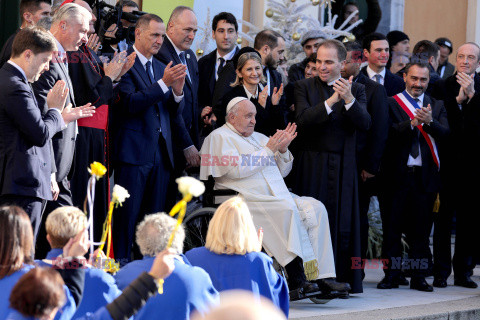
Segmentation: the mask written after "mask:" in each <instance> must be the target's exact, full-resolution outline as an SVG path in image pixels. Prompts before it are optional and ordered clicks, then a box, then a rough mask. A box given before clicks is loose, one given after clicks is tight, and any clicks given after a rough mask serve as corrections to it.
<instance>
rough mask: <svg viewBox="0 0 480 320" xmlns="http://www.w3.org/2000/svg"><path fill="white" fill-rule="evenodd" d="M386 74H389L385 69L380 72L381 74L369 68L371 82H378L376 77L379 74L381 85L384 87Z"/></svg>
mask: <svg viewBox="0 0 480 320" xmlns="http://www.w3.org/2000/svg"><path fill="white" fill-rule="evenodd" d="M386 73H387V71H386V69H385V68H383V70H382V71H380V72H379V73H377V72H375V71H373V70H372V69H371V68H370V66H367V74H368V77H369V78H370V79H371V80H373V81H375V82H377V79H375V76H376V75H377V74H379V75H380V84H381V85H382V86H383V85H385V74H386Z"/></svg>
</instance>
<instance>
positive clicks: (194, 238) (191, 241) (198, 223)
mask: <svg viewBox="0 0 480 320" xmlns="http://www.w3.org/2000/svg"><path fill="white" fill-rule="evenodd" d="M215 210H216V209H215V208H211V207H206V208H200V209H197V210H195V211H193V212H192V213H190V214H189V215H187V216H186V217H185V219H184V220H183V224H184V226H185V241H184V252H187V251H188V250H190V249H193V248H198V247H202V246H204V245H205V241H206V239H207V230H208V224H209V223H210V220H211V219H212V217H213V214H214V213H215Z"/></svg>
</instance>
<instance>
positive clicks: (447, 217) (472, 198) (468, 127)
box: [432, 42, 480, 288]
mask: <svg viewBox="0 0 480 320" xmlns="http://www.w3.org/2000/svg"><path fill="white" fill-rule="evenodd" d="M479 66H480V48H479V47H478V45H477V44H475V43H473V42H469V43H465V44H463V45H462V46H460V48H458V51H457V55H456V69H457V72H456V73H455V74H454V75H452V76H450V77H448V78H447V79H442V80H439V81H437V82H436V83H435V86H434V90H433V93H432V95H433V96H434V97H435V98H437V99H442V100H443V101H444V102H445V108H446V109H447V115H448V122H449V124H450V131H451V134H450V136H449V137H448V139H447V140H446V142H445V148H444V149H443V150H445V153H444V155H443V156H442V171H441V173H442V190H441V191H440V199H441V200H440V201H441V204H440V211H439V212H438V214H437V215H436V217H435V233H434V236H433V254H434V267H433V268H434V269H433V273H434V286H436V287H446V286H447V282H446V280H447V278H448V276H449V275H450V273H451V270H452V269H451V266H452V260H451V249H450V248H451V230H452V218H453V215H454V214H456V219H457V220H456V222H457V223H456V235H455V254H454V256H453V271H454V274H455V282H454V283H455V285H458V286H462V287H467V288H477V284H476V283H475V282H474V281H473V280H472V279H471V278H470V277H471V276H472V274H473V269H474V268H475V265H476V263H477V261H476V260H477V259H476V255H477V254H478V250H477V246H475V244H476V243H478V225H479V223H480V219H479V215H478V214H477V212H478V201H477V199H478V195H479V194H480V190H479V187H478V180H479V179H480V169H479V166H478V158H479V156H480V152H479V149H478V147H477V146H476V144H477V143H478V141H479V139H480V123H479V119H480V114H479V110H480V108H479V106H480V77H479V76H478V74H477V73H476V72H475V70H476V69H477V68H478V67H479Z"/></svg>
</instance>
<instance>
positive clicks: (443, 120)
mask: <svg viewBox="0 0 480 320" xmlns="http://www.w3.org/2000/svg"><path fill="white" fill-rule="evenodd" d="M404 80H405V84H406V91H404V92H402V93H400V94H397V95H395V96H394V97H390V98H389V99H388V104H389V109H390V110H389V111H390V121H391V126H390V132H389V136H388V140H387V146H386V148H385V152H384V156H383V159H382V169H381V172H380V181H381V186H382V189H381V190H382V191H381V192H380V197H381V201H380V212H381V215H382V226H383V246H382V250H383V253H382V254H383V258H385V259H388V263H387V266H386V267H387V268H386V269H385V270H384V271H385V277H384V278H383V279H382V281H381V282H379V283H378V285H377V288H379V289H391V288H398V285H399V284H402V283H401V282H400V281H399V280H400V278H399V277H400V273H401V268H402V244H401V239H402V232H403V231H404V230H403V229H404V228H405V234H406V236H407V242H408V247H409V253H408V260H405V259H404V260H403V267H404V268H408V269H410V270H411V271H412V278H411V282H410V288H411V289H416V290H420V291H426V292H431V291H433V287H432V286H431V285H429V284H428V283H427V282H426V281H425V276H426V273H427V269H428V256H429V250H430V249H429V236H430V230H431V226H432V210H433V204H434V202H435V197H436V193H437V192H438V190H439V188H440V173H439V170H440V158H439V156H440V151H441V150H440V149H439V148H440V144H441V143H442V140H443V139H444V138H445V137H446V136H447V135H448V133H449V128H448V120H447V112H446V110H445V107H444V105H443V102H442V101H439V100H435V99H431V98H430V97H429V96H427V95H425V91H426V90H427V86H428V81H429V68H428V65H427V64H425V63H421V62H413V63H410V64H408V65H407V67H406V70H405V75H404ZM402 280H403V279H402Z"/></svg>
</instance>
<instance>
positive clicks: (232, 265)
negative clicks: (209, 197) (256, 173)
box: [185, 197, 289, 317]
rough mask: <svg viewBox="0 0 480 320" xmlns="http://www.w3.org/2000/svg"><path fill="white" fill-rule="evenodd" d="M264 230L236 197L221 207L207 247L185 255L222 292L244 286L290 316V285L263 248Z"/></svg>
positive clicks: (208, 238)
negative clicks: (202, 270) (276, 269)
mask: <svg viewBox="0 0 480 320" xmlns="http://www.w3.org/2000/svg"><path fill="white" fill-rule="evenodd" d="M262 232H263V231H262V229H261V228H260V229H259V231H258V234H257V231H256V229H255V226H254V224H253V220H252V216H251V214H250V211H249V210H248V207H247V204H246V203H245V201H244V200H243V199H242V198H241V197H233V198H230V199H229V200H227V201H225V202H224V203H222V205H220V207H218V209H217V211H216V212H215V214H214V215H213V218H212V220H211V221H210V225H209V227H208V232H207V240H206V244H205V247H200V248H195V249H192V250H190V251H188V252H187V253H186V254H185V255H186V257H187V259H188V260H189V261H190V263H191V264H192V265H194V266H198V267H201V268H202V269H204V270H205V271H206V272H207V273H208V274H209V275H210V278H211V279H212V282H213V285H214V286H215V289H217V290H218V291H225V290H232V289H243V290H249V291H252V292H253V293H254V294H256V295H261V296H264V297H266V298H268V299H270V300H272V302H273V303H274V304H275V305H276V306H277V307H279V308H280V309H281V310H282V311H283V312H284V313H285V315H286V316H287V317H288V303H289V297H288V287H287V283H286V281H285V278H283V277H282V276H280V275H279V274H278V273H277V272H276V271H275V269H274V268H273V261H272V259H271V258H270V257H269V256H267V255H266V254H265V253H263V252H261V249H262V237H263V233H262Z"/></svg>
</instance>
